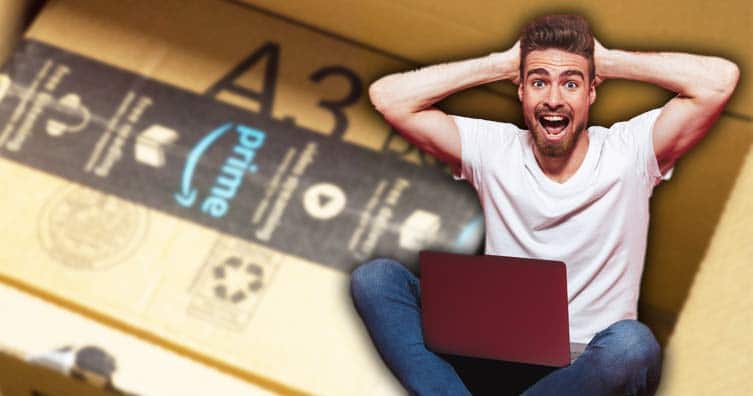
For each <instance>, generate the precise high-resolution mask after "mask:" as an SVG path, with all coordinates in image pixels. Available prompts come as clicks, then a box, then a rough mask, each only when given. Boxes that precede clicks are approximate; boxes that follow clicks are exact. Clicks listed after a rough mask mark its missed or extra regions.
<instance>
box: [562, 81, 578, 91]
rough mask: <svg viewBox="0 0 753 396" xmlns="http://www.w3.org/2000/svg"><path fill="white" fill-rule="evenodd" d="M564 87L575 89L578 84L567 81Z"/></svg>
mask: <svg viewBox="0 0 753 396" xmlns="http://www.w3.org/2000/svg"><path fill="white" fill-rule="evenodd" d="M565 87H567V88H570V89H575V88H578V83H576V82H575V81H568V82H566V83H565Z"/></svg>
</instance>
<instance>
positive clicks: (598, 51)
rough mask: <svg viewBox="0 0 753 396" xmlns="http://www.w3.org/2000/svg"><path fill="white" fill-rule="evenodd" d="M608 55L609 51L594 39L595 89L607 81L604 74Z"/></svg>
mask: <svg viewBox="0 0 753 396" xmlns="http://www.w3.org/2000/svg"><path fill="white" fill-rule="evenodd" d="M608 54H609V50H608V49H606V48H605V47H604V46H603V45H601V43H600V42H599V40H597V39H596V38H594V68H596V70H595V72H596V73H595V77H594V87H598V86H599V85H601V83H603V82H604V80H606V77H605V74H604V72H605V71H606V68H607V67H608V66H607V63H608V62H607V60H608Z"/></svg>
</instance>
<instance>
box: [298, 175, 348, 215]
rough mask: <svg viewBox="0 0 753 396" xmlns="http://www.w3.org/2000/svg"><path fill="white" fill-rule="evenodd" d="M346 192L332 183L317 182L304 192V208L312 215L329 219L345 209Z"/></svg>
mask: <svg viewBox="0 0 753 396" xmlns="http://www.w3.org/2000/svg"><path fill="white" fill-rule="evenodd" d="M346 202H347V199H346V198H345V193H344V192H343V190H342V189H341V188H340V187H338V186H336V185H334V184H331V183H317V184H314V185H313V186H311V187H309V188H307V189H306V191H305V192H304V193H303V208H304V209H306V213H308V214H309V215H310V216H311V217H313V218H316V219H320V220H329V219H331V218H333V217H335V216H337V215H338V214H340V212H342V211H343V209H345V203H346Z"/></svg>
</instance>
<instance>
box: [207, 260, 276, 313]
mask: <svg viewBox="0 0 753 396" xmlns="http://www.w3.org/2000/svg"><path fill="white" fill-rule="evenodd" d="M244 264H245V265H244ZM212 272H213V277H214V281H215V286H214V295H215V297H217V298H219V299H220V300H228V301H230V302H232V303H234V304H238V303H240V302H242V301H243V300H245V299H246V297H247V296H248V294H249V293H255V292H257V291H258V290H259V289H261V287H262V286H263V285H264V283H263V282H262V277H263V275H264V269H263V268H262V267H261V266H260V265H259V264H256V263H253V262H250V263H244V262H243V260H242V259H241V258H240V257H236V256H231V257H228V258H226V259H225V260H224V261H223V262H221V263H220V264H219V265H217V266H216V267H214V270H213V271H212Z"/></svg>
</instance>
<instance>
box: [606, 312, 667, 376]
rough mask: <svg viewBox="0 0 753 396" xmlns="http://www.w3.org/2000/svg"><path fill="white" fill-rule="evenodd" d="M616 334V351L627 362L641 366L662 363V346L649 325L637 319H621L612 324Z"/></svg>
mask: <svg viewBox="0 0 753 396" xmlns="http://www.w3.org/2000/svg"><path fill="white" fill-rule="evenodd" d="M611 327H612V328H613V331H614V332H615V333H616V334H615V335H616V336H617V337H615V340H614V341H615V344H616V345H615V348H614V350H615V353H618V354H619V356H621V357H622V358H623V359H624V360H625V363H628V364H631V365H636V366H639V367H650V366H655V365H657V364H661V347H660V346H659V343H658V342H657V341H656V338H655V337H654V334H653V333H652V332H651V329H649V328H648V326H646V325H644V324H643V323H641V322H639V321H637V320H621V321H619V322H617V323H615V324H614V325H612V326H611Z"/></svg>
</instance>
